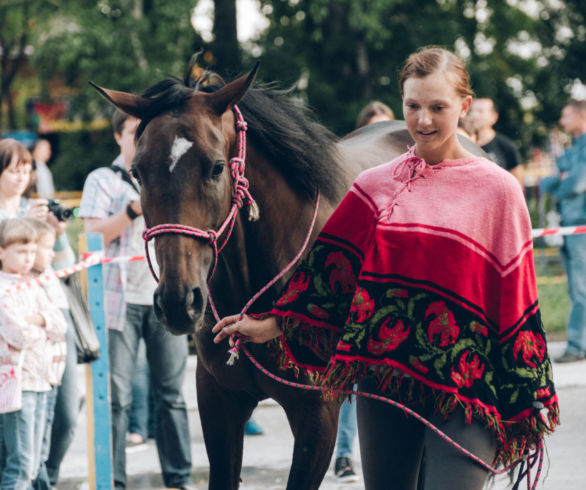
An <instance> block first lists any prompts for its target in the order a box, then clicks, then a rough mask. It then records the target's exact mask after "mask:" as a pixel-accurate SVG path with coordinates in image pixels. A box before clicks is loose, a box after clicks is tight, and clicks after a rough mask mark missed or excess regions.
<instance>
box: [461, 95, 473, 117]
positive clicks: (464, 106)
mask: <svg viewBox="0 0 586 490" xmlns="http://www.w3.org/2000/svg"><path fill="white" fill-rule="evenodd" d="M471 105H472V97H471V96H470V95H467V96H466V97H464V100H463V101H462V109H461V111H460V117H464V116H465V115H466V114H468V111H469V110H470V106H471Z"/></svg>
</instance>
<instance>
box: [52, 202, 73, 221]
mask: <svg viewBox="0 0 586 490" xmlns="http://www.w3.org/2000/svg"><path fill="white" fill-rule="evenodd" d="M47 206H48V208H49V211H51V212H52V213H53V214H54V215H55V217H56V218H57V219H58V220H59V221H67V220H68V219H69V218H71V217H72V216H73V210H74V208H68V207H65V206H62V205H61V201H59V199H48V200H47Z"/></svg>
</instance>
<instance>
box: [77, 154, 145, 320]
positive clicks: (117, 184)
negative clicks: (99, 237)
mask: <svg viewBox="0 0 586 490" xmlns="http://www.w3.org/2000/svg"><path fill="white" fill-rule="evenodd" d="M112 165H117V166H119V167H122V168H124V161H123V159H122V155H119V156H118V157H117V158H116V160H114V161H113V162H112ZM137 199H139V195H138V194H137V192H136V191H135V190H134V189H133V188H132V186H131V185H130V184H128V183H126V182H124V180H123V179H122V176H121V175H120V173H119V172H114V171H112V169H111V168H110V167H102V168H98V169H96V170H94V171H93V172H91V173H90V174H89V175H88V177H87V179H86V181H85V184H84V186H83V192H82V196H81V203H80V205H79V217H80V218H99V219H105V218H108V217H109V216H112V215H113V214H116V213H118V212H120V211H122V210H123V209H125V208H126V206H127V204H128V203H129V201H134V200H137ZM133 226H142V227H143V228H144V219H143V218H142V216H139V217H138V218H136V219H135V220H134V221H133V222H132V225H131V226H127V227H126V228H125V229H124V231H123V232H122V234H121V235H120V236H119V237H118V238H115V239H114V240H112V241H111V242H109V243H107V244H106V246H105V247H104V248H105V250H104V253H105V256H106V257H119V256H125V255H131V250H132V246H131V239H132V237H133V236H134V235H133V233H132V231H133ZM145 267H147V265H146V263H145ZM127 269H128V267H127V264H126V263H121V264H108V265H105V266H103V271H104V312H105V315H106V327H107V328H111V329H114V330H122V329H123V328H124V324H125V319H126V303H125V300H124V284H126V277H127Z"/></svg>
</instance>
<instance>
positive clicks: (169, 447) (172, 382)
mask: <svg viewBox="0 0 586 490" xmlns="http://www.w3.org/2000/svg"><path fill="white" fill-rule="evenodd" d="M126 306H127V309H126V324H125V325H124V330H122V331H116V330H109V331H108V352H109V355H110V386H111V396H112V445H113V460H114V483H115V485H116V487H117V488H126V432H127V430H128V419H129V413H130V406H131V404H132V381H133V376H134V369H135V365H136V358H137V354H138V346H139V340H140V339H141V338H143V339H144V341H145V345H146V355H147V360H148V364H149V367H150V371H151V374H152V382H153V387H154V389H155V396H156V398H157V421H158V422H157V434H156V438H155V440H156V444H157V450H158V453H159V461H160V463H161V470H162V474H163V481H164V483H165V486H167V487H181V486H182V485H184V484H186V483H188V482H190V472H191V448H190V437H189V424H188V421H187V408H186V406H185V400H184V399H183V393H182V387H183V377H184V375H185V368H186V365H187V353H188V351H187V338H186V337H185V336H180V337H178V336H174V335H172V334H170V333H169V332H167V331H166V330H165V328H164V327H163V325H161V324H160V323H159V321H158V320H157V318H156V317H155V313H154V310H153V308H152V306H145V305H134V304H127V305H126Z"/></svg>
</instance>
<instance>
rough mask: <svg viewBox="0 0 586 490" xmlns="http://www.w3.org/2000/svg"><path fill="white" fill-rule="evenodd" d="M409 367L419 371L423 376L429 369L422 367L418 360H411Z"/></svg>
mask: <svg viewBox="0 0 586 490" xmlns="http://www.w3.org/2000/svg"><path fill="white" fill-rule="evenodd" d="M411 365H412V366H413V367H414V368H415V369H417V371H421V372H422V373H423V374H425V373H427V371H429V368H428V367H427V366H424V365H423V363H422V362H421V361H420V360H419V359H413V360H412V361H411Z"/></svg>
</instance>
